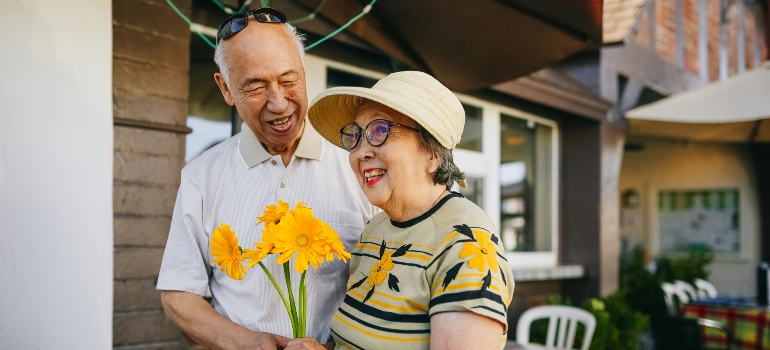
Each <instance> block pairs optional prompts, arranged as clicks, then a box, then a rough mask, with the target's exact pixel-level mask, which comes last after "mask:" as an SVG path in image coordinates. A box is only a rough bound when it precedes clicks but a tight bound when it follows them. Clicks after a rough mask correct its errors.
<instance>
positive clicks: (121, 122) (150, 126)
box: [112, 118, 192, 134]
mask: <svg viewBox="0 0 770 350" xmlns="http://www.w3.org/2000/svg"><path fill="white" fill-rule="evenodd" d="M112 123H113V125H115V126H126V127H129V128H139V129H147V130H156V131H166V132H173V133H178V134H189V133H191V132H192V129H190V128H188V127H186V126H183V125H170V124H160V123H151V122H146V121H141V120H133V119H125V118H113V119H112Z"/></svg>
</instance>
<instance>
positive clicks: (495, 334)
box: [430, 311, 505, 350]
mask: <svg viewBox="0 0 770 350" xmlns="http://www.w3.org/2000/svg"><path fill="white" fill-rule="evenodd" d="M504 329H505V328H504V327H503V325H502V324H501V323H500V322H498V321H496V320H494V319H491V318H489V317H486V316H481V315H479V314H475V313H473V312H470V311H468V312H444V313H440V314H437V315H434V316H432V317H431V318H430V348H431V350H434V349H442V350H443V349H495V350H499V349H500V345H501V344H500V342H501V341H502V340H503V330H504Z"/></svg>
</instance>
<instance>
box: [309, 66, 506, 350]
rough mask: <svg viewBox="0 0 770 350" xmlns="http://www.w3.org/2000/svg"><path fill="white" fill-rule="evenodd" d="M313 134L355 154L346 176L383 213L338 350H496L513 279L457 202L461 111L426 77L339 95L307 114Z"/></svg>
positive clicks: (485, 230)
mask: <svg viewBox="0 0 770 350" xmlns="http://www.w3.org/2000/svg"><path fill="white" fill-rule="evenodd" d="M309 119H310V122H311V123H312V124H313V126H314V127H315V129H316V130H317V131H318V132H319V133H320V134H321V135H322V136H323V137H324V138H326V139H327V140H328V141H329V142H331V143H333V144H335V145H337V146H338V147H341V148H343V149H345V150H348V151H349V152H350V167H351V168H352V169H353V171H354V172H355V174H356V177H357V178H358V184H359V185H360V186H361V188H362V189H363V191H364V194H366V197H367V198H368V199H369V202H371V203H372V204H373V205H376V206H378V207H379V208H381V209H382V211H383V212H381V213H380V214H378V215H376V216H375V217H374V218H372V220H371V221H370V222H369V223H368V224H367V225H366V228H365V229H364V232H363V234H362V235H361V238H360V240H359V241H358V244H357V245H356V248H355V250H354V251H353V258H352V260H351V265H350V279H349V281H348V291H347V295H346V296H345V299H344V301H343V302H342V305H341V306H340V308H339V310H338V311H337V313H336V314H335V315H334V318H333V319H332V334H333V335H334V340H335V341H336V346H337V347H338V348H351V349H428V348H430V349H499V348H501V347H502V346H503V345H504V344H505V339H506V333H507V331H508V326H507V319H506V316H507V309H508V304H509V303H510V300H511V296H512V295H513V284H514V283H513V278H512V277H511V270H510V267H509V266H508V262H507V261H506V260H505V257H504V256H505V253H504V249H503V247H502V242H501V241H500V238H499V236H498V234H497V232H496V229H495V225H494V224H493V223H492V220H490V218H489V216H487V214H486V213H484V211H483V210H482V209H481V208H479V207H478V206H476V205H475V204H473V203H472V202H470V201H468V200H466V199H465V198H463V197H462V195H460V194H459V193H454V192H450V188H451V187H452V184H453V183H454V182H455V181H457V182H458V183H459V184H461V185H464V181H463V180H462V179H463V177H464V175H463V173H462V172H461V171H460V170H459V169H458V168H457V166H456V165H455V164H454V162H453V160H452V149H453V148H454V147H455V145H457V143H458V142H459V141H460V136H461V135H462V131H463V126H464V125H465V112H464V110H463V107H462V104H460V101H459V100H458V99H457V97H456V96H455V95H454V94H453V93H452V92H451V91H449V90H448V89H447V88H446V87H444V86H443V85H441V83H439V82H438V81H437V80H435V79H434V78H433V77H431V76H429V75H427V74H425V73H421V72H399V73H393V74H391V75H389V76H387V77H385V78H383V79H382V80H380V81H379V82H378V83H377V84H376V85H375V86H374V87H372V88H371V89H366V88H357V87H337V88H332V89H329V90H327V91H326V92H324V93H323V94H321V95H320V96H319V97H318V98H317V99H316V100H315V102H314V104H313V106H312V107H311V108H310V111H309Z"/></svg>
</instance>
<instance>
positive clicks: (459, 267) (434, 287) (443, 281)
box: [427, 224, 514, 332]
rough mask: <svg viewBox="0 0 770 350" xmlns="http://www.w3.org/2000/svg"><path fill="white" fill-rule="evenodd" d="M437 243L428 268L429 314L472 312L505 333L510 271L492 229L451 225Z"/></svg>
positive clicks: (510, 294) (509, 296)
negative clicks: (434, 256)
mask: <svg viewBox="0 0 770 350" xmlns="http://www.w3.org/2000/svg"><path fill="white" fill-rule="evenodd" d="M452 229H453V231H452V232H451V233H450V234H449V235H447V236H445V238H443V240H442V242H439V245H438V246H439V249H438V250H437V251H438V252H439V255H438V256H437V257H436V258H435V261H434V262H433V264H432V266H430V268H429V271H427V272H428V275H432V276H433V281H432V283H431V298H430V311H429V313H430V315H431V316H433V315H435V314H437V313H442V312H466V311H470V312H474V313H477V314H480V315H483V316H487V317H490V318H492V319H495V320H497V321H499V322H500V323H502V324H503V325H505V332H507V331H508V322H507V315H508V305H509V304H510V302H511V297H512V295H513V284H514V282H513V278H512V276H511V268H510V266H509V265H508V261H507V260H506V259H505V250H504V249H503V247H502V243H501V242H500V238H499V237H498V236H497V234H496V233H495V232H494V228H492V229H490V228H487V227H480V226H474V225H472V224H460V225H455V226H454V227H453V228H452Z"/></svg>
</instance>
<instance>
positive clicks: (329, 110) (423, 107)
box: [308, 71, 465, 149]
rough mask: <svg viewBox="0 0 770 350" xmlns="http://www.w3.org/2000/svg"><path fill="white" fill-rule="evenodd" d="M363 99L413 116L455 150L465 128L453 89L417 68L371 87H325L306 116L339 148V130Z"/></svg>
mask: <svg viewBox="0 0 770 350" xmlns="http://www.w3.org/2000/svg"><path fill="white" fill-rule="evenodd" d="M363 99H368V100H372V101H374V102H377V103H381V104H383V105H385V106H388V107H390V108H393V109H395V110H396V111H399V112H401V113H403V114H405V115H406V116H407V117H409V118H412V119H413V120H414V121H416V122H417V123H418V124H420V126H422V127H423V128H424V129H425V130H427V131H428V132H429V133H430V134H431V135H433V137H435V138H436V140H438V142H439V143H440V144H441V145H442V146H444V147H446V148H448V149H454V148H455V146H456V145H457V144H458V143H459V142H460V137H461V136H462V134H463V128H464V127H465V110H463V106H462V104H461V103H460V100H458V99H457V96H455V94H454V93H452V91H449V89H447V88H446V87H445V86H444V85H442V84H441V83H439V82H438V80H436V79H435V78H433V77H432V76H430V75H428V74H426V73H423V72H416V71H405V72H397V73H392V74H390V75H388V76H387V77H385V78H382V79H380V81H378V82H377V84H374V86H373V87H372V88H371V89H367V88H362V87H350V86H340V87H335V88H331V89H328V90H326V91H324V92H323V93H322V94H320V95H318V97H316V98H315V99H314V100H313V102H312V103H311V106H310V110H309V112H308V119H310V123H311V124H312V125H313V128H315V129H316V131H318V133H319V134H321V136H323V137H324V138H325V139H326V140H327V141H329V142H331V143H332V144H334V145H336V146H337V147H340V148H344V147H342V142H341V140H340V129H342V127H343V126H345V125H347V124H350V123H352V122H353V121H354V120H355V119H356V113H357V112H358V106H359V105H360V104H361V102H362V101H363Z"/></svg>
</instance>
